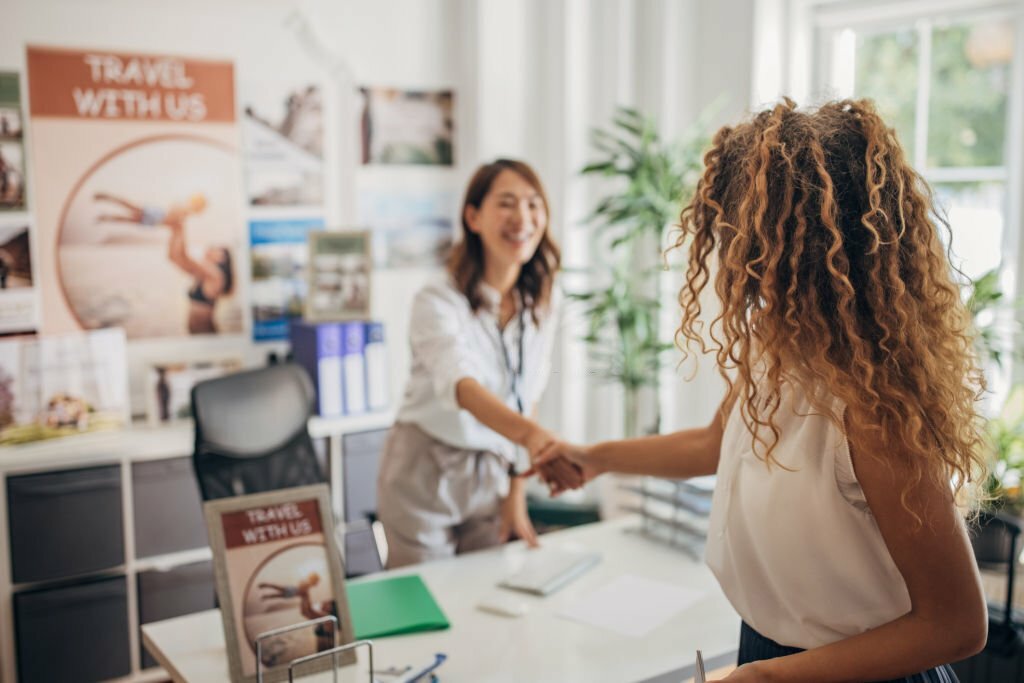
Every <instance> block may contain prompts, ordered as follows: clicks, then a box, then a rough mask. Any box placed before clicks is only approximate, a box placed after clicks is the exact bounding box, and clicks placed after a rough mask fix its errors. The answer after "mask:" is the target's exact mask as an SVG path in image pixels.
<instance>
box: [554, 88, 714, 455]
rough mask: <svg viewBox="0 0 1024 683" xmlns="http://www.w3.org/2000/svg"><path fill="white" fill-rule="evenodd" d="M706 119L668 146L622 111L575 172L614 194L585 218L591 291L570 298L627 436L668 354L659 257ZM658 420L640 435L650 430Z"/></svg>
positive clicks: (694, 167)
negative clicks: (618, 399) (592, 156)
mask: <svg viewBox="0 0 1024 683" xmlns="http://www.w3.org/2000/svg"><path fill="white" fill-rule="evenodd" d="M709 117H710V110H709V111H706V112H705V113H704V114H702V115H701V117H699V118H698V120H697V121H696V122H695V123H694V124H693V125H692V126H690V127H689V128H688V129H687V131H686V132H685V133H684V135H683V136H682V137H681V139H680V140H678V141H676V142H666V141H664V140H663V139H662V138H661V136H660V135H659V133H658V128H657V126H656V124H655V122H654V121H653V120H652V119H651V118H649V117H646V116H644V115H643V114H641V113H640V112H639V111H637V110H635V109H630V108H627V107H620V108H619V109H617V111H616V113H615V116H614V118H613V120H612V126H611V129H610V130H603V129H596V130H594V131H593V137H592V142H593V146H594V148H595V149H596V150H597V151H598V153H599V154H600V158H599V159H598V160H597V161H595V162H593V163H591V164H589V165H587V166H586V167H585V168H584V169H583V170H582V174H583V175H595V176H600V177H602V178H604V179H606V180H607V181H608V183H609V186H610V187H611V188H612V191H611V192H610V193H609V194H607V195H606V196H604V197H603V198H602V199H601V200H600V201H599V202H598V203H597V206H596V207H595V208H594V210H593V211H592V212H591V214H590V215H589V216H588V218H587V223H589V224H590V225H591V226H593V228H594V230H595V232H596V237H597V244H598V249H599V254H598V256H597V260H598V265H597V266H595V267H593V268H591V269H589V272H590V274H591V283H592V286H593V288H592V289H590V290H588V291H579V292H574V293H570V294H569V297H570V298H571V299H575V300H577V301H580V302H582V303H583V304H584V305H585V307H586V309H585V315H586V318H587V322H588V332H587V334H586V336H585V337H584V341H586V342H587V344H588V345H589V346H590V351H591V358H592V361H593V362H594V363H595V365H596V366H597V370H598V372H599V373H600V375H601V376H602V377H604V378H605V379H606V380H610V381H614V382H616V383H617V384H619V385H621V387H622V390H623V402H624V417H623V432H624V434H625V436H627V437H630V436H636V435H638V434H639V433H640V431H641V430H640V424H639V414H638V410H639V401H638V398H639V394H640V392H641V390H643V389H644V388H645V387H652V388H656V387H657V385H658V375H659V371H660V370H661V368H662V365H663V364H662V356H663V354H664V352H665V351H666V350H668V349H670V348H672V343H671V341H670V339H669V338H668V335H663V334H662V330H661V329H660V315H661V306H662V302H663V301H665V297H664V296H663V292H662V291H661V290H662V288H661V286H660V279H661V273H662V272H663V271H664V269H665V265H663V260H662V259H661V254H662V252H663V250H664V248H665V246H666V240H665V237H666V234H667V231H668V230H669V228H670V227H671V226H672V225H674V224H675V223H676V222H677V221H678V219H679V213H680V210H681V209H682V206H683V203H684V202H685V201H686V200H687V199H689V197H690V196H691V195H692V194H693V191H694V188H695V187H696V184H697V180H698V179H699V178H700V174H701V171H702V170H703V161H702V158H701V152H702V150H703V148H704V147H705V146H706V144H707V136H706V134H705V132H704V131H706V129H707V120H708V118H709ZM658 422H659V418H658V417H655V420H654V425H653V426H652V427H650V428H649V429H647V430H645V431H657V429H658V426H659V425H658Z"/></svg>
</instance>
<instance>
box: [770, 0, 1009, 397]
mask: <svg viewBox="0 0 1024 683" xmlns="http://www.w3.org/2000/svg"><path fill="white" fill-rule="evenodd" d="M758 1H759V5H758V10H759V11H758V15H759V19H760V20H761V24H760V25H759V26H757V27H756V32H755V60H762V59H766V60H767V62H768V63H769V64H772V65H773V66H777V67H778V69H779V72H780V73H779V74H777V75H775V76H774V77H767V76H766V77H764V78H762V82H755V83H753V84H752V101H753V103H754V105H755V106H756V107H759V106H761V105H763V104H764V100H766V98H765V95H766V94H767V93H769V92H772V91H773V90H774V89H778V90H780V91H781V92H780V93H779V94H790V95H791V96H793V97H794V98H795V99H796V100H797V102H799V103H809V102H814V101H818V100H820V99H821V96H822V94H823V93H825V92H826V88H825V84H826V82H827V79H828V78H829V76H830V70H831V68H832V67H831V55H830V54H829V51H830V41H829V40H828V37H829V35H830V32H835V31H839V30H841V29H843V28H856V29H858V30H865V29H866V30H873V29H874V30H883V29H885V28H892V27H893V26H894V25H896V24H905V25H912V26H917V30H918V31H919V32H922V26H924V25H927V26H928V28H929V30H927V31H923V35H926V36H927V40H928V41H930V40H931V30H930V29H931V26H932V25H933V24H934V18H935V17H941V18H942V20H944V21H946V20H951V21H958V20H967V19H969V20H984V19H996V18H1004V19H1005V18H1008V19H1010V20H1011V22H1013V23H1014V25H1015V30H1014V46H1015V47H1014V55H1013V61H1012V63H1011V67H1010V91H1009V93H1008V99H1007V109H1008V111H1007V117H1008V121H1007V130H1006V138H1007V139H1006V148H1005V149H1006V152H1005V157H1004V159H1003V164H1002V165H1001V166H992V167H951V168H934V169H929V168H927V167H926V166H925V165H924V163H922V162H923V160H924V159H926V156H925V155H926V154H927V135H928V130H927V120H926V119H927V115H928V109H927V106H923V107H922V106H921V102H922V99H923V100H924V102H925V105H927V96H928V92H927V89H928V88H929V87H930V83H925V84H923V85H924V88H923V89H922V87H921V86H922V82H921V81H922V77H923V78H924V80H925V81H927V80H929V76H930V73H931V64H930V63H928V64H921V63H920V61H921V60H919V64H918V104H917V106H916V107H915V114H916V116H917V117H918V119H917V121H916V123H915V147H914V166H915V168H918V169H919V170H920V171H921V173H922V175H924V177H925V178H926V179H927V180H928V181H929V182H932V183H949V182H974V181H993V180H995V181H999V182H1002V183H1003V184H1004V186H1005V191H1006V206H1005V223H1004V227H1003V235H1002V240H1001V241H1002V252H1003V259H1002V265H1001V267H1000V284H1001V287H1002V290H1003V292H1004V293H1005V295H1004V298H1005V300H1007V301H1020V300H1021V299H1022V298H1024V5H1022V3H1019V2H1016V1H1015V0H895V1H891V2H886V1H883V0H874V1H871V2H864V1H859V2H858V1H856V0H758ZM770 31H778V32H781V35H782V39H781V41H780V39H779V38H775V39H774V40H772V39H771V38H770V37H769V34H768V32H770ZM921 36H922V33H919V40H920V37H921ZM780 42H781V44H782V46H783V47H782V48H781V50H779V49H778V48H776V47H775V46H777V45H778V44H779V43H780ZM759 45H760V47H758V46H759ZM770 48H774V49H770ZM927 52H928V56H929V59H930V52H931V51H930V49H929V50H928V51H927ZM765 73H766V71H765V69H761V71H757V70H755V74H757V75H759V76H760V75H761V74H765ZM922 118H924V119H925V122H924V126H921V125H920V124H921V119H922ZM919 143H923V144H919ZM1017 308H1018V309H1019V308H1020V307H1019V306H1018V307H1017ZM1016 316H1017V318H1018V321H1020V319H1021V317H1022V313H1021V311H1018V312H1017V314H1016ZM1016 328H1017V329H1016V330H1015V333H1014V335H1013V336H1014V338H1012V339H1010V340H1009V342H1010V345H1011V347H1013V348H1019V347H1021V346H1022V345H1024V326H1022V325H1021V324H1020V322H1018V325H1017V326H1016ZM1003 370H1004V372H1003V373H1000V374H1002V375H1003V376H1002V377H995V378H992V379H993V380H994V381H993V382H991V384H993V386H992V387H990V388H991V389H993V391H994V393H995V394H996V395H997V396H1005V395H1006V394H1007V393H1008V391H1009V388H1010V386H1012V385H1013V384H1016V383H1018V382H1022V381H1024V363H1020V362H1017V363H1014V362H1013V359H1012V354H1007V356H1006V360H1005V361H1004V368H1003Z"/></svg>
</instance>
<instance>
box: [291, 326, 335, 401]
mask: <svg viewBox="0 0 1024 683" xmlns="http://www.w3.org/2000/svg"><path fill="white" fill-rule="evenodd" d="M290 336H291V343H292V355H293V356H294V358H295V362H296V363H298V364H299V365H301V366H302V367H303V368H305V369H306V372H308V373H309V376H310V378H311V379H312V380H313V385H314V387H315V388H316V407H317V413H318V414H319V415H321V416H322V417H336V416H338V415H342V414H343V413H344V410H345V401H344V398H343V395H344V391H343V388H342V356H341V352H342V329H341V325H339V324H338V323H307V322H302V321H294V322H293V323H292V326H291V333H290Z"/></svg>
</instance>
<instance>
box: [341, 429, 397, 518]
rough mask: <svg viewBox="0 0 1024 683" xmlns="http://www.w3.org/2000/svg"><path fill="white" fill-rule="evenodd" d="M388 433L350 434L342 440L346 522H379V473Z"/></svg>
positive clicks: (342, 472) (385, 431)
mask: <svg viewBox="0 0 1024 683" xmlns="http://www.w3.org/2000/svg"><path fill="white" fill-rule="evenodd" d="M387 435H388V429H387V428H383V429H369V430H366V431H362V432H349V433H347V434H343V435H342V437H341V463H342V465H341V474H342V477H341V479H342V489H343V493H344V496H345V501H344V505H345V521H346V522H348V523H353V522H358V521H360V520H368V521H370V522H372V521H374V520H376V519H377V472H378V470H379V468H380V453H381V449H383V448H384V440H385V439H386V438H387Z"/></svg>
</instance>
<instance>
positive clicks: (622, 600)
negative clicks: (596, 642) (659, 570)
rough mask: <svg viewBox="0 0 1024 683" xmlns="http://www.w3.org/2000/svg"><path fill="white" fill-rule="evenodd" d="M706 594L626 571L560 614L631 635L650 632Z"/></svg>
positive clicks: (638, 635)
mask: <svg viewBox="0 0 1024 683" xmlns="http://www.w3.org/2000/svg"><path fill="white" fill-rule="evenodd" d="M703 595H704V594H703V593H700V592H698V591H692V590H688V589H686V588H680V587H679V586H676V585H674V584H671V583H665V582H664V581H655V580H653V579H646V578H644V577H642V576H633V575H631V574H624V575H622V576H620V577H618V578H616V579H613V580H612V581H610V582H609V583H607V584H605V585H604V586H602V587H601V588H598V589H597V590H596V591H594V592H593V593H591V594H589V595H585V596H583V597H581V598H580V599H578V600H577V601H576V602H574V603H572V604H570V605H568V606H567V607H565V608H563V609H562V610H561V611H559V612H558V616H560V617H563V618H565V619H572V620H573V621H579V622H582V623H584V624H590V625H592V626H598V627H600V628H605V629H608V630H610V631H614V632H615V633H619V634H622V635H624V636H630V637H632V638H639V637H641V636H644V635H647V634H648V633H650V632H651V631H653V630H654V629H656V628H658V627H659V626H661V625H662V624H664V623H665V622H666V621H668V620H669V619H671V618H672V617H673V616H675V615H676V614H678V613H679V612H681V611H683V610H684V609H686V608H687V607H689V606H690V605H692V604H693V603H695V602H697V600H699V599H700V598H701V597H703Z"/></svg>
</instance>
